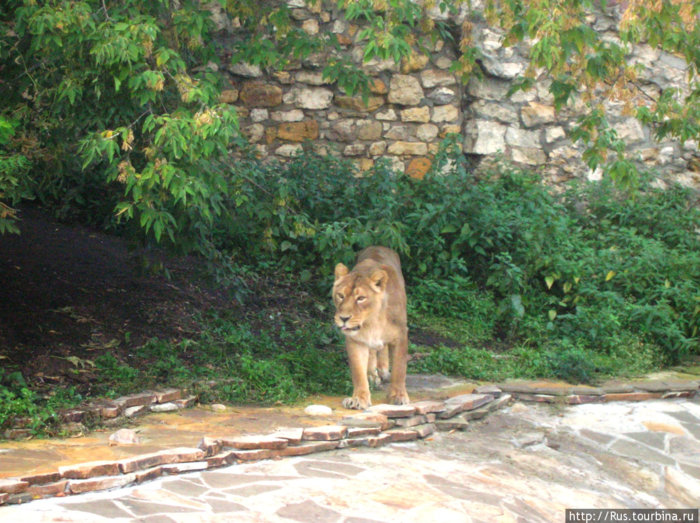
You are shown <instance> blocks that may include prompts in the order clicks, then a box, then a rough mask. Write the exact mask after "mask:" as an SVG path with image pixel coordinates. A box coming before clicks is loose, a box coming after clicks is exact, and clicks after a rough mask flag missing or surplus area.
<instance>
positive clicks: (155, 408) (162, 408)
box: [149, 400, 182, 412]
mask: <svg viewBox="0 0 700 523" xmlns="http://www.w3.org/2000/svg"><path fill="white" fill-rule="evenodd" d="M176 401H182V400H176ZM149 408H150V409H151V412H175V411H178V410H180V409H179V408H178V406H177V404H176V403H175V402H172V401H170V402H168V403H156V404H155V405H151V406H150V407H149Z"/></svg>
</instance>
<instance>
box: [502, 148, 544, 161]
mask: <svg viewBox="0 0 700 523" xmlns="http://www.w3.org/2000/svg"><path fill="white" fill-rule="evenodd" d="M511 157H512V159H513V161H514V162H517V163H521V164H524V165H542V164H543V163H545V162H546V161H547V155H546V154H545V152H544V151H543V150H542V149H537V148H533V147H514V148H513V150H512V152H511Z"/></svg>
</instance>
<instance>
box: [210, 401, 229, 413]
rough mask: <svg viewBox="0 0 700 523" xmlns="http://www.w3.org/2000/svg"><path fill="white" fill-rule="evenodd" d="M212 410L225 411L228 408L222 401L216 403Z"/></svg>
mask: <svg viewBox="0 0 700 523" xmlns="http://www.w3.org/2000/svg"><path fill="white" fill-rule="evenodd" d="M211 410H213V411H214V412H224V411H225V410H226V405H222V404H221V403H214V404H213V405H212V406H211Z"/></svg>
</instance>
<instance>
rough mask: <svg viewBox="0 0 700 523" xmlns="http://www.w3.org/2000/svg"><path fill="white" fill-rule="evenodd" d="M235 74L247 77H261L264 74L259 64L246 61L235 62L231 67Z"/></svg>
mask: <svg viewBox="0 0 700 523" xmlns="http://www.w3.org/2000/svg"><path fill="white" fill-rule="evenodd" d="M230 71H231V72H232V73H233V74H237V75H238V76H245V77H247V78H259V77H261V76H262V74H263V73H262V69H261V68H260V66H258V65H253V64H249V63H245V62H239V63H237V64H233V65H232V66H231V68H230Z"/></svg>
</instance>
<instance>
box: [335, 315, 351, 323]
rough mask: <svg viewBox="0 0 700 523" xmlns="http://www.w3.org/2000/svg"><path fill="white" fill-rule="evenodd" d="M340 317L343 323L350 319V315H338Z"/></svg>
mask: <svg viewBox="0 0 700 523" xmlns="http://www.w3.org/2000/svg"><path fill="white" fill-rule="evenodd" d="M338 317H339V318H340V321H342V322H343V323H347V321H348V320H349V319H350V316H338Z"/></svg>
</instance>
